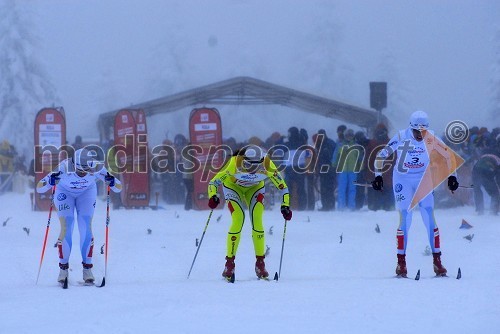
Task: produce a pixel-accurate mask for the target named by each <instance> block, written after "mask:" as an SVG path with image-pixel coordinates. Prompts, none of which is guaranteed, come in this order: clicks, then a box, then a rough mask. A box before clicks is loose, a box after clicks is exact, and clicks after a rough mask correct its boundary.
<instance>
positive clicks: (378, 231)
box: [375, 224, 380, 233]
mask: <svg viewBox="0 0 500 334" xmlns="http://www.w3.org/2000/svg"><path fill="white" fill-rule="evenodd" d="M375 232H377V233H380V226H378V224H377V226H375Z"/></svg>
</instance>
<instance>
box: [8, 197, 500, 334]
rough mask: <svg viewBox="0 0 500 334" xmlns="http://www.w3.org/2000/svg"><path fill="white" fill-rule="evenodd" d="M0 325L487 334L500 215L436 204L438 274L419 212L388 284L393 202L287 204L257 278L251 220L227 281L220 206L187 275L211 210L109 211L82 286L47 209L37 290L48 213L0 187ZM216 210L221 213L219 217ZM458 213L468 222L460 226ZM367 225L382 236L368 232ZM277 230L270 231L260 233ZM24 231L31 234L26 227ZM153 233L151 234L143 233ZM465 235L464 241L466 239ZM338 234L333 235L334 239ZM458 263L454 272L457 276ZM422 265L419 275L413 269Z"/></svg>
mask: <svg viewBox="0 0 500 334" xmlns="http://www.w3.org/2000/svg"><path fill="white" fill-rule="evenodd" d="M0 199H1V200H2V209H1V211H0V221H2V222H3V221H4V220H5V219H7V218H8V217H12V218H11V219H10V220H9V221H8V222H7V224H6V225H5V226H0V248H1V251H0V263H1V267H2V268H3V270H2V275H0V286H1V287H2V288H1V289H0V310H1V311H0V318H1V320H0V333H2V334H3V333H53V332H54V331H59V330H61V326H63V327H64V328H65V330H68V331H70V332H72V333H220V332H221V331H229V332H231V333H252V334H254V333H256V332H261V331H266V332H268V331H272V332H274V333H316V332H318V331H321V332H322V333H334V332H335V333H384V334H388V333H398V334H401V333H430V332H438V333H440V334H444V333H453V334H457V333H469V332H472V331H474V332H480V333H494V332H495V329H496V328H499V325H500V320H499V319H500V318H499V317H498V315H499V314H500V298H499V297H500V295H499V292H500V280H499V279H498V277H499V275H500V261H499V258H500V256H499V246H498V237H499V231H500V219H498V217H493V216H489V215H484V216H476V215H475V213H474V209H473V208H472V207H461V208H454V209H443V210H440V209H438V210H436V212H435V216H436V219H437V222H438V226H439V228H440V232H441V246H442V252H443V256H442V260H443V264H444V266H445V267H446V268H447V269H448V275H449V277H447V278H434V273H433V270H432V256H425V255H423V253H424V250H425V247H426V246H427V238H426V236H425V229H424V226H423V224H422V221H421V218H420V214H419V213H418V212H417V213H415V214H414V216H413V217H414V219H413V224H412V227H411V230H410V235H409V245H408V250H407V263H408V277H409V278H410V279H396V278H395V274H394V269H395V265H396V236H395V231H396V228H397V221H398V214H397V212H396V211H393V212H383V211H377V212H372V211H368V210H366V209H364V210H362V211H361V212H330V213H326V212H318V211H314V212H310V211H302V212H298V211H294V214H293V219H292V221H290V222H289V223H288V224H287V233H286V240H285V248H284V255H283V264H282V270H281V277H280V280H279V282H275V281H269V282H266V281H259V280H257V278H256V277H255V273H254V262H255V257H254V253H253V246H252V243H251V234H250V223H249V222H248V221H247V222H246V223H245V225H244V228H243V232H242V240H241V243H240V247H239V251H238V255H237V257H236V282H235V283H234V284H227V283H226V282H225V281H224V279H223V278H222V277H221V272H222V269H223V266H224V262H225V261H224V256H225V247H226V233H227V229H228V224H229V219H230V216H229V213H228V212H227V209H226V208H224V210H216V211H215V212H214V214H213V216H212V220H211V222H210V224H209V226H208V229H207V232H206V235H205V238H204V240H203V243H202V245H201V248H200V251H199V254H198V257H197V259H196V262H195V264H194V267H193V270H192V272H191V276H190V278H189V279H187V274H188V271H189V268H190V265H191V263H192V260H193V257H194V254H195V252H196V239H197V238H198V239H199V238H200V237H201V234H202V232H203V229H204V227H205V224H206V219H207V217H208V213H209V211H208V210H207V211H193V210H191V211H184V210H183V206H182V205H171V206H168V205H165V204H163V205H164V207H165V210H157V211H154V210H149V209H145V210H123V209H121V210H112V211H111V222H110V226H109V233H110V234H109V238H110V239H109V257H108V273H107V277H106V286H105V287H104V288H102V289H97V288H96V287H95V286H82V285H80V284H79V283H78V281H81V280H82V269H81V264H80V263H81V257H80V253H79V249H78V238H79V234H78V231H77V227H76V226H75V231H74V234H73V250H72V254H71V259H70V274H69V288H68V289H67V290H63V289H61V287H60V285H59V284H58V283H57V282H56V278H57V274H58V270H59V269H58V265H57V263H58V258H57V251H56V248H54V244H55V242H56V240H57V236H58V234H59V222H58V220H57V215H53V217H52V221H51V225H50V233H49V238H48V241H47V248H46V251H45V258H44V261H43V266H42V270H41V274H40V279H39V282H38V284H37V285H35V281H36V275H37V271H38V265H39V261H40V254H41V249H42V243H43V237H44V234H45V228H46V222H47V212H32V211H31V210H30V201H29V195H28V194H4V195H1V196H0ZM105 211H106V202H105V201H104V200H102V199H100V200H98V202H97V205H96V212H95V215H94V221H93V231H94V238H95V247H94V269H93V272H94V276H95V277H96V284H97V285H100V283H101V280H102V276H103V273H104V255H102V254H101V253H100V249H101V246H102V245H103V244H104V230H105V228H104V227H105V221H106V212H105ZM220 215H222V218H221V219H220V221H219V222H217V218H218V217H219V216H220ZM462 218H464V219H466V220H467V221H468V222H469V223H470V224H472V225H473V226H474V227H473V228H472V229H469V230H463V229H459V226H460V224H461V220H462ZM264 222H265V227H266V244H267V245H268V246H269V247H270V254H269V256H268V257H267V258H266V266H267V269H268V271H269V273H270V276H271V277H273V276H274V273H275V272H276V271H278V267H279V260H280V252H281V244H282V237H283V218H282V217H281V214H280V212H279V208H277V207H275V208H274V209H273V210H269V211H266V213H265V216H264ZM376 224H378V225H379V226H380V230H381V232H380V233H376V232H375V227H376ZM271 226H273V234H272V235H270V234H269V233H268V231H269V229H270V227H271ZM23 227H26V228H29V229H30V233H29V235H28V234H27V233H26V231H24V230H23ZM148 229H151V234H148V231H147V230H148ZM472 233H474V235H475V236H474V239H473V240H472V242H469V241H468V240H466V239H464V236H466V235H468V234H472ZM340 235H342V243H340V242H339V241H340V238H339V237H340ZM458 267H460V268H461V270H462V279H460V280H457V279H456V278H455V277H456V274H457V270H458ZM418 269H420V271H421V279H420V281H415V280H414V279H413V278H414V277H415V274H416V273H417V270H418Z"/></svg>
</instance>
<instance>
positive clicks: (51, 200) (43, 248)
mask: <svg viewBox="0 0 500 334" xmlns="http://www.w3.org/2000/svg"><path fill="white" fill-rule="evenodd" d="M55 192H56V186H55V185H53V186H52V196H51V199H50V208H49V218H48V219H47V228H46V229H45V238H44V239H43V247H42V255H41V257H40V265H39V266H38V275H36V283H35V285H36V284H38V278H39V277H40V271H41V270H42V262H43V256H44V255H45V246H47V237H48V236H49V229H50V218H51V217H52V207H53V206H54V193H55Z"/></svg>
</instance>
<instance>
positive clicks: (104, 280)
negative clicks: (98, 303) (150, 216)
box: [98, 184, 111, 288]
mask: <svg viewBox="0 0 500 334" xmlns="http://www.w3.org/2000/svg"><path fill="white" fill-rule="evenodd" d="M110 188H111V187H110V186H109V184H108V194H107V196H106V236H105V240H104V276H103V278H102V283H101V285H98V287H99V288H102V287H103V286H104V285H106V273H107V272H108V235H109V190H110Z"/></svg>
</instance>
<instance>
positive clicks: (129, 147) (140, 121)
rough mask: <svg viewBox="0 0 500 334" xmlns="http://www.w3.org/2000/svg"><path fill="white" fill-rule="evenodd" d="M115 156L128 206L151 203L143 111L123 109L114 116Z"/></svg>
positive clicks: (140, 205)
mask: <svg viewBox="0 0 500 334" xmlns="http://www.w3.org/2000/svg"><path fill="white" fill-rule="evenodd" d="M114 138H115V142H114V147H115V149H114V152H112V157H114V159H115V161H114V163H115V164H116V168H117V170H118V171H119V177H120V181H122V183H123V190H122V192H121V201H122V204H123V206H125V207H144V206H149V168H148V161H147V155H148V152H147V129H146V117H145V115H144V112H143V111H142V110H120V111H119V112H118V113H117V114H116V116H115V127H114Z"/></svg>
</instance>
